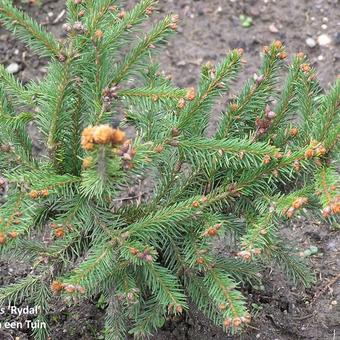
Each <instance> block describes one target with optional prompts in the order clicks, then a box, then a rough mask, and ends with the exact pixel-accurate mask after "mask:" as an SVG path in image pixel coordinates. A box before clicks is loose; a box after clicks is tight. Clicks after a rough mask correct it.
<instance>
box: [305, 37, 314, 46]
mask: <svg viewBox="0 0 340 340" xmlns="http://www.w3.org/2000/svg"><path fill="white" fill-rule="evenodd" d="M306 44H307V46H308V47H310V48H313V47H315V46H316V41H315V40H314V39H313V38H307V39H306Z"/></svg>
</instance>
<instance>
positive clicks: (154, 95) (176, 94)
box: [118, 84, 186, 101]
mask: <svg viewBox="0 0 340 340" xmlns="http://www.w3.org/2000/svg"><path fill="white" fill-rule="evenodd" d="M185 95H186V90H182V89H178V88H175V87H173V86H169V85H167V84H165V85H163V86H160V87H140V88H134V89H127V90H121V91H119V92H118V96H119V97H122V98H124V99H132V98H136V99H141V98H148V99H151V100H153V101H158V100H163V99H170V100H179V99H181V98H184V97H185Z"/></svg>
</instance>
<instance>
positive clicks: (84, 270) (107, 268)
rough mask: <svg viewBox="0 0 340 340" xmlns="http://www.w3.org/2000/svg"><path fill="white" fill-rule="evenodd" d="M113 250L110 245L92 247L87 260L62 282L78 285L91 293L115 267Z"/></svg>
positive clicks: (103, 244)
mask: <svg viewBox="0 0 340 340" xmlns="http://www.w3.org/2000/svg"><path fill="white" fill-rule="evenodd" d="M115 259H116V256H115V250H114V248H113V246H112V244H109V243H105V242H104V243H102V244H98V245H96V246H95V247H92V249H91V253H90V255H89V256H88V258H87V259H86V260H85V261H84V262H83V263H81V264H80V265H79V266H78V267H77V268H76V269H75V270H74V271H73V273H72V274H71V276H70V277H68V278H67V279H66V280H65V281H64V282H65V283H71V284H79V285H81V286H82V287H83V288H85V289H86V290H87V291H92V290H93V289H94V287H96V286H97V284H98V283H99V282H102V281H103V279H104V278H105V277H106V276H107V275H108V274H109V273H110V272H111V271H112V269H113V268H114V266H115Z"/></svg>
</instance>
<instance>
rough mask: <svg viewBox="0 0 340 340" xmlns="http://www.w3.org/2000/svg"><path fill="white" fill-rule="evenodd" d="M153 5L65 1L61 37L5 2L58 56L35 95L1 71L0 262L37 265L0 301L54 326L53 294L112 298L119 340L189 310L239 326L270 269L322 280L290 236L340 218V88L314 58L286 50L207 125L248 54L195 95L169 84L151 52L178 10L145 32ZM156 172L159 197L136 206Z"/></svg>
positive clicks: (109, 325) (5, 10)
mask: <svg viewBox="0 0 340 340" xmlns="http://www.w3.org/2000/svg"><path fill="white" fill-rule="evenodd" d="M156 5H157V4H156V1H155V0H142V1H139V2H138V4H136V5H135V7H134V8H132V9H130V10H127V11H125V10H124V9H123V8H122V7H120V4H119V2H118V1H117V3H116V2H115V1H113V0H96V1H94V0H68V1H67V2H66V6H67V15H68V18H67V23H65V24H64V26H63V29H64V30H65V31H66V34H67V36H66V38H65V39H63V40H60V41H58V40H57V39H56V38H55V37H53V36H52V35H51V34H50V33H48V32H46V31H45V30H44V29H43V28H42V27H41V26H40V25H39V24H38V23H37V22H36V21H34V20H33V19H31V18H30V17H29V16H28V15H27V14H25V13H24V12H22V11H20V10H19V9H17V8H16V7H15V6H14V5H13V4H12V1H9V0H1V1H0V21H1V23H2V25H3V26H4V27H5V28H6V29H8V30H10V31H12V32H13V33H14V35H15V36H16V37H17V38H18V39H20V40H22V41H24V42H25V43H26V44H27V45H28V46H29V47H30V48H31V49H32V50H33V51H34V52H35V53H37V54H38V55H40V56H42V57H47V58H49V65H48V73H47V75H46V77H45V78H44V79H42V80H40V81H30V82H29V83H27V84H25V85H23V84H22V83H21V82H20V81H19V80H18V79H16V78H15V77H14V76H13V75H11V74H9V73H7V72H6V69H5V68H4V66H0V124H1V125H0V126H1V128H0V150H1V151H0V171H1V177H0V189H1V191H0V192H1V195H2V197H3V198H2V205H1V207H0V252H1V256H2V259H5V258H6V259H7V258H12V259H25V260H26V261H29V262H30V263H31V270H30V271H29V274H27V276H26V277H24V278H21V279H19V280H18V281H17V282H14V283H12V284H10V285H8V286H5V287H2V288H1V289H0V303H1V304H2V305H3V304H5V303H6V304H7V303H11V304H17V305H18V304H20V303H23V302H25V303H29V304H30V305H38V306H40V309H39V314H38V315H37V316H36V318H37V320H38V321H40V322H46V323H47V322H48V314H49V310H50V308H51V306H52V304H53V302H54V301H55V300H56V299H62V300H63V301H66V302H67V303H68V304H75V303H77V302H78V301H79V300H81V299H87V298H95V299H98V298H99V299H100V301H101V302H102V304H104V305H105V306H106V323H105V330H104V334H105V338H106V339H125V337H126V335H127V334H132V335H133V336H134V337H136V338H142V337H148V336H149V335H151V334H153V333H154V332H155V331H156V330H157V329H158V328H159V327H161V326H162V325H163V324H164V322H165V320H166V319H167V318H170V317H172V316H174V315H179V314H182V313H185V312H186V311H187V310H188V309H189V306H193V305H196V307H198V309H200V310H201V311H202V312H203V313H204V314H205V315H206V316H208V317H209V318H210V319H211V320H213V322H214V323H216V324H217V325H220V326H221V327H224V329H225V330H226V331H227V332H231V333H234V332H237V331H239V330H241V329H242V328H243V327H244V326H246V325H247V324H248V323H249V322H251V315H250V312H249V311H248V310H247V301H246V299H245V297H244V295H243V293H242V287H244V284H245V283H246V282H248V283H250V284H251V283H252V282H254V281H255V280H258V279H259V275H258V272H259V271H260V270H261V268H262V266H263V265H266V264H268V263H270V264H273V263H276V264H277V265H278V266H280V267H281V268H282V269H283V270H284V271H285V272H286V273H287V274H288V275H289V276H290V277H291V278H292V279H294V280H296V281H301V282H302V283H303V284H305V285H308V284H310V283H311V282H312V280H313V276H312V275H311V274H310V273H309V271H308V268H307V267H306V266H305V264H304V260H303V259H302V258H301V256H299V255H298V254H299V253H298V252H297V253H295V250H294V247H293V245H292V244H291V243H289V242H288V241H286V240H284V239H282V237H281V236H280V233H279V229H280V225H282V223H283V222H285V221H286V220H289V219H291V218H292V217H293V216H294V215H295V214H297V213H298V214H300V213H306V212H308V213H310V212H315V213H316V214H320V216H321V215H323V217H324V218H325V219H328V221H330V222H333V224H334V225H335V223H336V215H337V214H339V211H340V201H339V194H338V191H337V182H336V178H337V173H336V168H335V161H334V160H332V156H335V155H336V152H337V151H338V143H337V142H338V138H339V127H340V125H339V107H340V80H339V79H338V80H337V81H336V82H335V84H334V85H333V87H331V88H330V89H329V90H328V91H327V92H325V91H323V90H322V89H321V87H320V86H319V84H318V81H317V79H316V75H315V70H314V69H313V68H312V67H311V66H310V64H309V63H308V60H307V58H306V56H305V55H304V54H303V53H298V54H297V55H295V56H293V57H292V58H291V59H292V60H291V63H290V65H289V66H286V65H287V64H288V63H287V61H286V60H287V54H286V52H285V48H284V46H283V44H282V43H281V42H280V41H275V42H273V43H272V44H271V45H270V46H266V47H264V49H263V52H262V54H263V63H262V66H261V68H260V70H259V72H258V75H257V76H255V77H253V78H251V79H250V80H249V81H247V82H246V84H245V85H244V87H243V88H242V90H241V91H240V93H239V94H238V95H237V96H235V97H234V98H233V99H232V100H230V101H228V104H227V106H226V109H225V111H224V112H223V113H221V115H220V116H221V117H220V120H219V122H218V127H217V129H215V131H211V128H210V125H209V123H210V117H211V114H212V110H213V106H214V103H215V101H216V99H218V97H219V96H221V95H224V94H226V93H227V92H228V90H229V86H230V84H231V82H232V81H233V80H234V79H235V78H236V76H237V74H238V72H239V71H240V69H241V67H242V63H243V61H244V60H243V51H242V50H241V49H238V50H232V51H230V52H228V53H227V55H226V57H225V59H224V60H222V61H221V62H220V63H219V64H217V65H213V64H212V63H208V64H206V65H204V66H203V67H202V71H201V77H200V80H199V84H198V87H197V89H194V88H189V89H182V88H178V87H176V86H174V85H173V83H172V81H171V80H170V79H169V78H168V77H165V76H164V75H162V73H161V72H160V71H159V66H158V64H156V63H155V62H153V61H152V60H153V59H151V58H150V56H151V55H152V54H153V53H154V51H156V50H157V48H158V47H159V46H160V45H163V44H164V43H165V42H166V41H167V39H168V38H169V37H170V36H171V35H172V34H173V33H174V32H175V31H176V28H177V25H178V17H177V16H176V15H169V16H166V17H165V18H164V19H163V20H161V21H160V22H158V23H157V24H155V25H154V26H152V27H151V29H150V30H149V31H148V32H147V33H145V32H144V30H145V26H140V25H141V24H142V23H143V22H144V21H145V20H146V19H147V18H148V17H150V16H151V15H152V14H153V12H154V10H155V9H156ZM134 36H136V37H138V38H135V39H133V37H134ZM285 70H286V71H287V72H286V73H287V76H286V78H285V80H282V78H283V75H282V74H283V71H285ZM122 112H124V118H122V119H120V122H119V124H118V125H117V124H116V125H115V124H114V122H115V121H117V117H120V116H119V115H120V114H121V113H122ZM115 117H116V118H115ZM32 126H36V127H37V128H38V130H39V133H40V136H41V139H42V140H43V141H44V145H45V148H44V152H43V154H41V153H40V154H38V153H37V152H36V151H35V144H34V141H32V134H31V133H30V127H32ZM208 127H209V130H208ZM132 128H133V132H131V131H132V130H131V129H132ZM127 131H130V132H129V134H127ZM128 135H129V136H130V137H129V138H128V137H127V136H128ZM145 175H146V176H148V177H149V179H150V183H151V184H150V186H151V187H150V188H149V190H150V194H148V195H146V197H143V196H142V195H139V193H138V188H137V189H136V190H135V191H136V196H137V197H136V198H135V197H130V196H129V192H130V191H131V188H133V187H134V186H136V185H137V184H138V181H140V176H145ZM218 238H219V239H220V240H222V241H223V242H222V243H223V244H224V249H223V252H224V255H223V256H222V255H221V254H220V253H218V251H217V250H216V247H215V244H216V239H218ZM220 243H221V242H220ZM33 333H34V336H35V338H36V339H46V338H47V337H48V336H49V333H50V330H49V329H48V327H47V328H46V329H45V328H38V329H35V330H33Z"/></svg>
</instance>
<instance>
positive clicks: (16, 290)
mask: <svg viewBox="0 0 340 340" xmlns="http://www.w3.org/2000/svg"><path fill="white" fill-rule="evenodd" d="M39 282H40V277H39V276H34V275H29V276H26V277H25V278H23V279H21V280H20V281H19V282H16V283H12V284H11V285H9V286H5V287H1V288H0V303H1V304H2V305H4V304H5V303H6V302H8V303H13V302H14V303H20V302H21V301H23V300H24V299H25V298H26V297H28V296H31V294H32V293H33V292H34V291H35V289H36V287H37V285H38V284H39Z"/></svg>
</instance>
